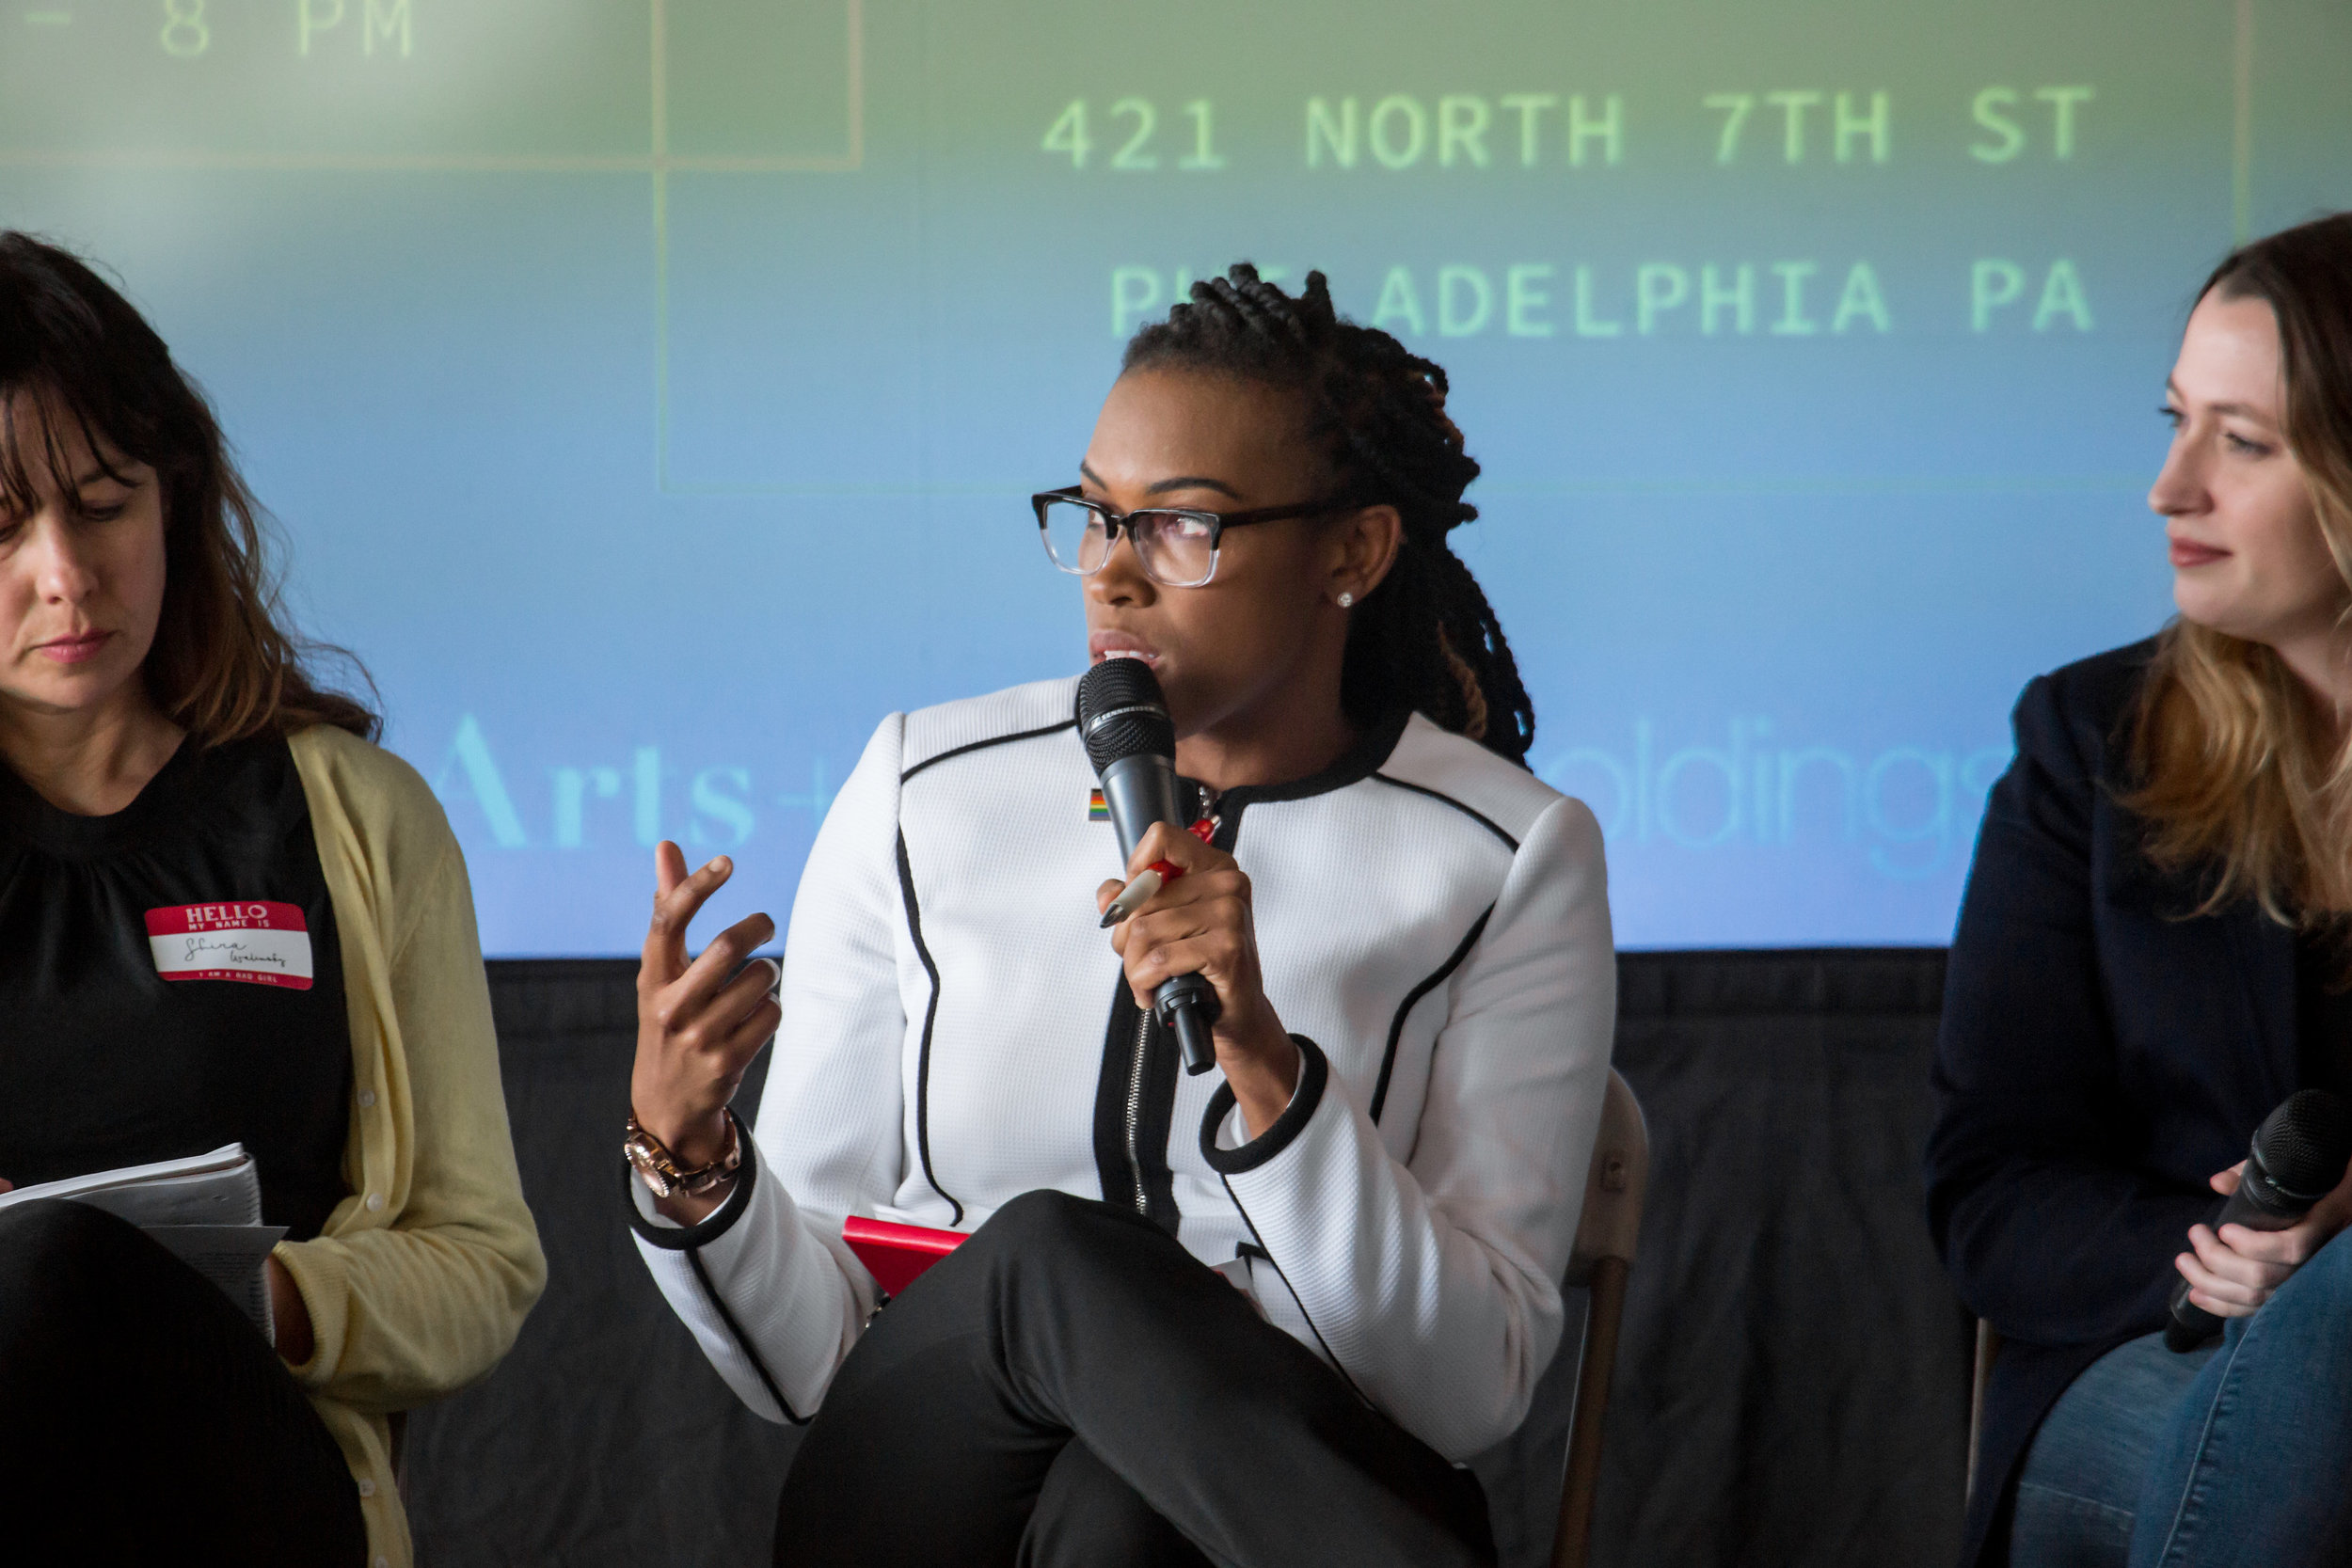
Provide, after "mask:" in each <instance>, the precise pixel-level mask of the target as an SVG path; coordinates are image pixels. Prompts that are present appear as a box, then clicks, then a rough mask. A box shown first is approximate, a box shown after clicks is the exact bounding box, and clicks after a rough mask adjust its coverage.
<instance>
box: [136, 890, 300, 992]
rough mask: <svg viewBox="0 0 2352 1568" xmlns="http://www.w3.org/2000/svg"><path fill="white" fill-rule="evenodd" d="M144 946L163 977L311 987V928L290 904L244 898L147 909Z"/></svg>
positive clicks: (296, 988) (297, 987) (289, 987)
mask: <svg viewBox="0 0 2352 1568" xmlns="http://www.w3.org/2000/svg"><path fill="white" fill-rule="evenodd" d="M147 946H148V950H149V951H150V952H151V953H153V954H154V955H155V973H156V974H160V975H162V976H163V977H164V978H165V979H167V980H244V981H246V982H248V983H250V984H253V985H257V986H284V987H286V988H287V989H288V990H310V927H308V926H306V925H305V924H304V923H303V919H302V911H301V909H300V908H299V907H298V906H296V905H294V904H272V903H268V902H265V901H263V900H262V899H258V898H245V899H238V900H236V901H235V902H233V903H226V904H179V905H173V906H170V907H168V908H165V909H160V910H150V911H147Z"/></svg>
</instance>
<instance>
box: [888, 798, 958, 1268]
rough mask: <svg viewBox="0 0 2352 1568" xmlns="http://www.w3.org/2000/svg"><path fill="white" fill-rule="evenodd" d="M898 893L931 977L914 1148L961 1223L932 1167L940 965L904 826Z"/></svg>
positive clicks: (917, 1073) (918, 1064)
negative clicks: (927, 931)
mask: <svg viewBox="0 0 2352 1568" xmlns="http://www.w3.org/2000/svg"><path fill="white" fill-rule="evenodd" d="M898 892H899V895H901V896H902V897H903V898H904V899H905V900H906V907H907V934H908V935H909V936H911V937H913V938H914V956H915V957H916V958H920V959H922V960H923V972H924V973H925V974H929V975H930V977H931V999H930V1002H929V1003H928V1004H926V1005H925V1006H924V1008H923V1046H922V1050H921V1052H920V1053H918V1054H917V1055H916V1057H915V1059H914V1147H915V1150H916V1152H917V1153H919V1154H920V1155H921V1156H922V1158H923V1180H926V1181H928V1182H930V1184H931V1191H933V1192H935V1193H937V1194H938V1195H939V1196H942V1197H944V1198H946V1200H947V1206H948V1207H949V1208H951V1209H953V1210H954V1211H955V1212H956V1217H955V1220H954V1222H953V1223H954V1224H956V1225H961V1224H962V1223H963V1205H962V1204H961V1203H959V1202H957V1201H956V1198H955V1196H954V1195H953V1194H951V1193H949V1192H948V1191H947V1189H946V1188H945V1187H943V1186H941V1185H940V1184H939V1177H938V1175H937V1174H936V1173H935V1172H933V1171H932V1169H931V1030H932V1028H933V1027H934V1026H936V1025H937V1024H938V1022H939V964H938V962H937V961H936V960H935V959H933V958H932V957H931V950H930V945H929V944H928V943H926V942H924V941H923V910H922V905H921V904H920V902H919V901H918V900H917V899H916V898H915V895H914V865H913V864H912V863H910V862H909V861H908V860H907V835H906V830H905V829H903V828H901V829H900V830H899V831H898Z"/></svg>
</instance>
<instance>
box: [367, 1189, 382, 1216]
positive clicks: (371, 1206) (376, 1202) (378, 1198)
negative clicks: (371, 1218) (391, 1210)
mask: <svg viewBox="0 0 2352 1568" xmlns="http://www.w3.org/2000/svg"><path fill="white" fill-rule="evenodd" d="M383 1207H384V1195H383V1194H382V1193H370V1194H369V1195H368V1210H369V1212H371V1213H373V1212H375V1211H377V1210H380V1209H382V1208H383Z"/></svg>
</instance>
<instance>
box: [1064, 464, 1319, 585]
mask: <svg viewBox="0 0 2352 1568" xmlns="http://www.w3.org/2000/svg"><path fill="white" fill-rule="evenodd" d="M1029 504H1030V505H1031V506H1033V507H1035V508H1036V509H1037V527H1038V532H1039V534H1040V535H1041V536H1042V537H1043V539H1044V541H1045V553H1046V554H1047V555H1049V556H1051V557H1053V558H1054V564H1055V565H1057V566H1058V567H1060V568H1061V569H1062V570H1063V571H1065V572H1068V573H1069V574H1071V575H1072V576H1073V577H1081V578H1090V577H1092V576H1093V575H1094V574H1095V573H1097V572H1099V571H1101V570H1102V569H1103V567H1104V563H1105V562H1108V561H1109V560H1110V558H1111V551H1112V550H1113V549H1115V548H1117V547H1118V545H1119V533H1120V530H1121V529H1124V530H1125V531H1126V532H1127V537H1128V539H1129V540H1130V541H1132V542H1133V543H1134V545H1135V546H1136V561H1138V562H1141V563H1142V565H1143V575H1144V576H1146V577H1148V578H1151V579H1152V581H1153V582H1156V583H1158V584H1159V585H1160V586H1161V587H1163V588H1199V587H1200V586H1202V585H1203V584H1205V583H1206V582H1207V581H1208V580H1209V579H1210V578H1213V577H1215V576H1216V552H1217V546H1219V545H1220V544H1221V543H1223V541H1224V537H1225V531H1226V530H1227V529H1229V528H1246V527H1248V525H1249V524H1251V523H1277V522H1281V521H1284V520H1285V519H1288V518H1292V517H1315V516H1320V515H1323V514H1325V513H1327V512H1337V511H1339V510H1341V509H1342V508H1343V507H1344V506H1345V505H1346V502H1344V501H1342V500H1339V499H1332V500H1321V501H1308V502H1305V503H1302V504H1300V505H1296V506H1262V507H1259V508H1257V509H1256V510H1255V511H1250V512H1196V511H1194V510H1192V509H1191V508H1189V507H1151V508H1148V509H1143V510H1138V511H1135V512H1114V511H1112V510H1111V509H1110V508H1109V507H1107V506H1104V504H1103V503H1102V502H1101V501H1090V500H1089V499H1086V497H1085V496H1083V495H1081V494H1080V493H1079V487H1078V486H1077V485H1075V484H1073V485H1071V486H1070V487H1069V488H1068V489H1066V490H1047V491H1045V492H1043V493H1042V494H1040V495H1035V496H1031V497H1030V498H1029Z"/></svg>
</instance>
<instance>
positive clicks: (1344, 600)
mask: <svg viewBox="0 0 2352 1568" xmlns="http://www.w3.org/2000/svg"><path fill="white" fill-rule="evenodd" d="M1355 602H1356V595H1355V594H1341V595H1340V608H1341V609H1342V610H1345V609H1346V608H1347V607H1348V606H1349V605H1352V604H1354V603H1355Z"/></svg>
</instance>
